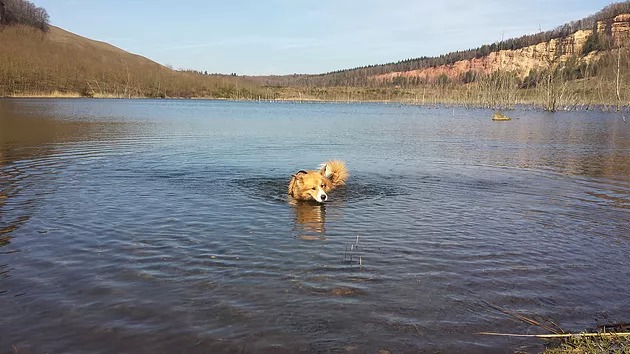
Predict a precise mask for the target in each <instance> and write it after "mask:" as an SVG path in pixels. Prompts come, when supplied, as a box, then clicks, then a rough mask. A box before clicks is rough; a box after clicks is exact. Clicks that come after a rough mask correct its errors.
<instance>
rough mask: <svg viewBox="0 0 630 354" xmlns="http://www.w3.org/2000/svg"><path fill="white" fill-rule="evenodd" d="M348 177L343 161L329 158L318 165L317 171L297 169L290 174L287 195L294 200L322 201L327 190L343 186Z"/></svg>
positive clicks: (326, 198) (325, 199)
mask: <svg viewBox="0 0 630 354" xmlns="http://www.w3.org/2000/svg"><path fill="white" fill-rule="evenodd" d="M347 179H348V170H347V169H346V165H345V163H344V162H343V161H339V160H331V161H328V162H325V163H323V164H321V165H320V166H319V170H317V171H304V170H301V171H298V172H297V173H296V174H294V175H293V176H291V181H290V182H289V195H290V196H292V197H293V198H295V199H296V200H305V201H316V202H318V203H324V202H325V201H327V200H328V194H327V193H328V192H330V191H331V190H333V189H335V188H337V187H339V186H343V185H344V184H346V180H347Z"/></svg>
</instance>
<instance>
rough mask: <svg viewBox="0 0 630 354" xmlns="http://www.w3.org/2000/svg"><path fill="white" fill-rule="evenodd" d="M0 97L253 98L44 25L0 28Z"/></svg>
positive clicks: (248, 89)
mask: <svg viewBox="0 0 630 354" xmlns="http://www.w3.org/2000/svg"><path fill="white" fill-rule="evenodd" d="M0 43H2V50H1V51H0V96H24V95H39V96H41V95H52V96H89V97H92V96H97V97H215V98H234V99H240V98H246V99H247V98H255V97H258V96H259V95H261V94H264V92H262V91H261V90H260V87H259V85H257V84H255V83H253V82H251V80H248V79H244V78H238V77H233V76H228V75H203V74H201V73H198V72H192V71H176V70H172V69H170V68H168V67H165V66H163V65H160V64H158V63H156V62H154V61H151V60H149V59H147V58H145V57H142V56H139V55H135V54H131V53H129V52H126V51H124V50H122V49H120V48H117V47H114V46H112V45H110V44H107V43H104V42H99V41H94V40H91V39H88V38H85V37H81V36H78V35H76V34H73V33H70V32H68V31H65V30H63V29H61V28H58V27H54V26H50V28H49V30H48V31H47V32H43V31H41V30H38V29H35V28H33V27H29V26H24V25H5V26H0Z"/></svg>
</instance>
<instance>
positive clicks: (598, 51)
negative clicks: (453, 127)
mask: <svg viewBox="0 0 630 354" xmlns="http://www.w3.org/2000/svg"><path fill="white" fill-rule="evenodd" d="M629 46H630V1H626V2H622V3H616V4H611V5H609V6H607V7H606V8H604V9H602V10H601V11H599V12H598V13H596V14H594V15H592V16H588V17H586V18H584V19H581V20H578V21H573V22H570V23H567V24H564V25H562V26H559V27H557V28H555V29H553V30H550V31H546V32H540V33H537V34H533V35H526V36H522V37H519V38H513V39H508V40H505V41H501V42H497V43H492V44H489V45H483V46H481V47H479V48H476V49H470V50H464V51H458V52H453V53H448V54H444V55H441V56H440V57H435V58H427V57H421V58H416V59H408V60H403V61H399V62H396V63H389V64H380V65H369V66H364V67H359V68H353V69H346V70H339V71H335V72H330V73H325V74H319V75H287V76H267V77H258V78H256V79H257V80H258V82H260V83H261V85H267V86H270V87H280V88H282V89H281V90H280V91H281V92H282V93H283V94H284V95H293V96H299V97H300V98H302V99H310V98H324V99H330V98H332V99H341V100H350V99H360V100H361V99H386V100H399V101H411V102H418V103H467V104H472V105H476V106H492V107H497V106H513V105H515V104H519V103H524V104H531V103H533V104H537V105H540V106H543V107H544V108H546V109H550V110H555V109H557V108H575V107H578V106H584V107H590V106H591V105H595V104H604V105H615V106H620V105H628V103H629V102H630V94H629V93H628V91H629V86H630V85H628V82H629V80H630V53H629V50H628V47H629ZM296 92H297V94H296Z"/></svg>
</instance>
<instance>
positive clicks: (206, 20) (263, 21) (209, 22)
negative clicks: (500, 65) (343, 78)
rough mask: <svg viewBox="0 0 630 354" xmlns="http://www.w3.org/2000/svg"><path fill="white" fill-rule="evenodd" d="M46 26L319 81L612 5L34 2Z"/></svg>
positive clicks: (219, 69)
mask: <svg viewBox="0 0 630 354" xmlns="http://www.w3.org/2000/svg"><path fill="white" fill-rule="evenodd" d="M31 2H33V3H34V4H35V5H37V6H41V7H43V8H45V9H46V10H47V12H48V14H49V15H50V22H51V24H52V25H55V26H58V27H61V28H63V29H65V30H67V31H70V32H73V33H76V34H78V35H81V36H84V37H88V38H91V39H95V40H99V41H104V42H108V43H110V44H112V45H115V46H117V47H119V48H122V49H124V50H126V51H129V52H132V53H135V54H139V55H142V56H145V57H147V58H149V59H151V60H154V61H157V62H158V63H160V64H164V65H169V66H171V67H173V68H175V69H193V70H200V71H208V72H209V73H224V74H230V73H236V74H238V75H272V74H273V75H285V74H293V73H299V74H317V73H324V72H329V71H334V70H341V69H348V68H353V67H357V66H365V65H371V64H384V63H389V62H396V61H399V60H404V59H409V58H417V57H422V56H439V55H440V54H445V53H448V52H452V51H456V50H465V49H469V48H477V47H479V46H481V45H483V44H490V43H493V42H496V41H500V40H501V39H503V38H504V39H508V38H512V37H519V36H522V35H524V34H532V33H536V32H539V31H540V30H543V31H544V30H550V29H553V28H555V27H557V26H560V25H562V24H564V23H566V22H569V21H573V20H579V19H581V18H583V17H586V16H588V15H591V14H594V13H595V12H597V11H599V10H601V9H602V8H604V7H605V6H607V5H609V4H610V3H611V1H610V0H571V1H569V0H527V1H522V0H518V1H516V0H439V1H421V0H380V1H377V0H362V1H361V0H311V1H302V0H266V1H261V0H232V1H215V0H208V1H203V0H179V1H173V0H170V1H166V0H152V1H143V0H31Z"/></svg>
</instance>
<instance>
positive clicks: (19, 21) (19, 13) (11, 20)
mask: <svg viewBox="0 0 630 354" xmlns="http://www.w3.org/2000/svg"><path fill="white" fill-rule="evenodd" d="M49 20H50V18H49V16H48V12H46V9H44V8H43V7H37V6H35V5H34V4H33V3H32V2H30V1H25V0H0V26H2V25H26V26H29V27H33V28H37V29H39V30H41V31H42V32H48V31H49V29H50V23H49Z"/></svg>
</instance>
